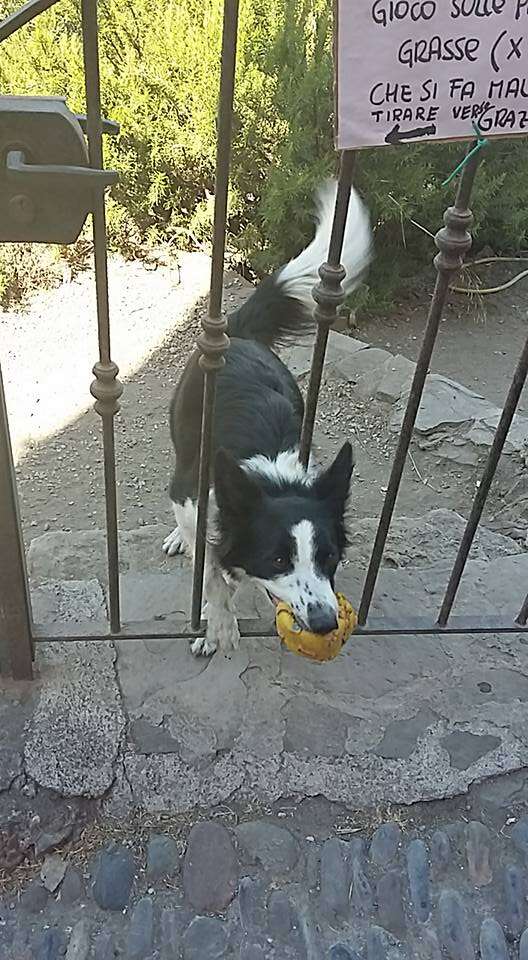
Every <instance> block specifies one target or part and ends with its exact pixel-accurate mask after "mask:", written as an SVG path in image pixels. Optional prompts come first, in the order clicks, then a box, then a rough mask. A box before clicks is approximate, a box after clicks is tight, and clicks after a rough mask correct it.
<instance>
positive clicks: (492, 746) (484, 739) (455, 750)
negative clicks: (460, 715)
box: [440, 730, 501, 770]
mask: <svg viewBox="0 0 528 960" xmlns="http://www.w3.org/2000/svg"><path fill="white" fill-rule="evenodd" d="M440 743H441V745H442V746H443V747H444V749H445V750H447V752H448V754H449V759H450V761H451V766H452V767H454V768H455V770H467V769H468V768H469V767H471V766H472V765H473V764H474V763H476V761H477V760H480V758H481V757H485V756H486V754H487V753H491V752H492V751H493V750H496V749H497V747H500V744H501V741H500V738H499V737H491V736H489V735H488V734H485V735H477V734H475V733H468V732H467V731H466V730H454V731H453V733H450V734H449V735H448V736H447V737H444V738H443V740H441V741H440Z"/></svg>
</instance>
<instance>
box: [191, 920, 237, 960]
mask: <svg viewBox="0 0 528 960" xmlns="http://www.w3.org/2000/svg"><path fill="white" fill-rule="evenodd" d="M227 939H228V938H227V930H226V926H225V924H224V923H222V922H221V921H220V920H216V919H215V918H214V917H196V918H195V919H194V920H193V921H192V922H191V923H190V924H189V926H188V927H187V930H186V931H185V933H184V936H183V957H184V960H221V958H222V957H224V956H225V952H226V949H227Z"/></svg>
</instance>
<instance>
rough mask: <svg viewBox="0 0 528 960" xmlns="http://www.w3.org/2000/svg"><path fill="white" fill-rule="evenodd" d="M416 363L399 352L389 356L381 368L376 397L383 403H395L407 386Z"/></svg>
mask: <svg viewBox="0 0 528 960" xmlns="http://www.w3.org/2000/svg"><path fill="white" fill-rule="evenodd" d="M415 368H416V364H415V363H413V362H412V360H408V359H407V357H402V356H401V354H399V353H398V354H396V356H394V357H392V356H391V357H390V358H389V359H388V360H387V361H386V363H385V366H384V368H383V376H382V378H381V380H380V382H379V383H378V386H377V390H376V398H377V399H378V400H381V401H383V402H384V403H396V402H397V401H398V400H399V399H400V397H401V395H402V392H403V391H404V390H405V389H406V388H407V387H408V386H409V382H410V380H412V378H413V376H414V371H415Z"/></svg>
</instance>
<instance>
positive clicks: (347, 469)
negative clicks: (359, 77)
mask: <svg viewBox="0 0 528 960" xmlns="http://www.w3.org/2000/svg"><path fill="white" fill-rule="evenodd" d="M353 469H354V453H353V451H352V444H351V443H348V442H347V443H345V444H344V445H343V446H342V447H341V450H340V451H339V453H338V454H337V457H336V458H335V460H334V462H333V463H332V464H331V466H329V467H328V468H327V469H326V470H324V471H323V473H321V474H320V476H319V477H318V478H317V480H316V481H315V484H314V491H315V493H316V495H317V496H318V497H319V499H320V500H333V501H334V502H335V503H336V504H337V505H338V506H339V507H340V508H341V509H343V510H344V508H345V504H346V501H347V498H348V494H349V490H350V478H351V476H352V471H353Z"/></svg>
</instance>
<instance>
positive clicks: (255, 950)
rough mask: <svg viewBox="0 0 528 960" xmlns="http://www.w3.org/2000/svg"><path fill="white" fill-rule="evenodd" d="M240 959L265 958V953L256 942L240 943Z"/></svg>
mask: <svg viewBox="0 0 528 960" xmlns="http://www.w3.org/2000/svg"><path fill="white" fill-rule="evenodd" d="M240 960H266V954H265V952H264V950H263V948H262V947H261V946H260V944H258V943H246V942H244V943H242V945H241V947H240Z"/></svg>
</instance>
